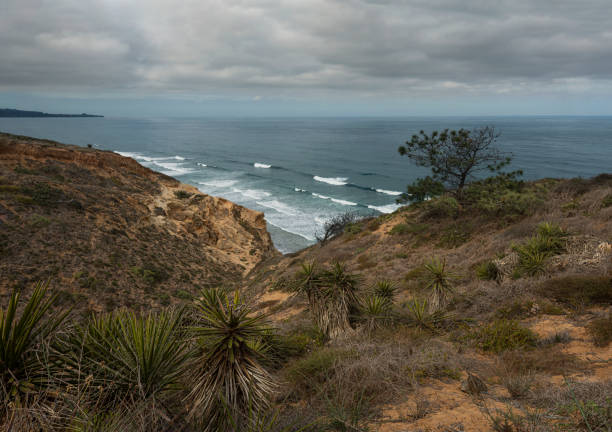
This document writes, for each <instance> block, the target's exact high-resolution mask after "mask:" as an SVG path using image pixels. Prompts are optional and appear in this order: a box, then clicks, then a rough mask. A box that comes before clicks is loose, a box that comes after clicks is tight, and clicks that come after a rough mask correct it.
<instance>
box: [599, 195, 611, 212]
mask: <svg viewBox="0 0 612 432" xmlns="http://www.w3.org/2000/svg"><path fill="white" fill-rule="evenodd" d="M610 206H612V193H610V194H608V195H606V196H605V197H604V199H602V200H601V207H602V208H608V207H610Z"/></svg>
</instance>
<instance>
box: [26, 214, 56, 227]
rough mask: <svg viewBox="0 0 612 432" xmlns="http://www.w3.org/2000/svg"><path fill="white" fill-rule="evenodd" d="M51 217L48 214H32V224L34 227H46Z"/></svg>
mask: <svg viewBox="0 0 612 432" xmlns="http://www.w3.org/2000/svg"><path fill="white" fill-rule="evenodd" d="M50 223H51V219H49V218H48V217H46V216H41V215H32V217H31V218H30V226H31V227H33V228H44V227H47V226H49V224H50Z"/></svg>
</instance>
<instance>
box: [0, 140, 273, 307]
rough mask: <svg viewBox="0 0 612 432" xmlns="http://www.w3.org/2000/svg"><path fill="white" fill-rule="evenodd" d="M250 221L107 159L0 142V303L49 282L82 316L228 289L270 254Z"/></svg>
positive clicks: (228, 205) (235, 208) (35, 143)
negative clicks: (15, 290)
mask: <svg viewBox="0 0 612 432" xmlns="http://www.w3.org/2000/svg"><path fill="white" fill-rule="evenodd" d="M277 254H278V252H277V251H276V249H275V248H274V246H273V244H272V241H271V239H270V235H269V233H268V232H267V230H266V222H265V220H264V215H263V213H261V212H257V211H254V210H250V209H247V208H245V207H242V206H239V205H237V204H234V203H232V202H230V201H227V200H225V199H222V198H217V197H212V196H209V195H206V194H203V193H201V192H200V191H199V190H198V189H196V188H195V187H193V186H189V185H186V184H182V183H180V182H179V181H177V180H176V179H174V178H171V177H168V176H166V175H163V174H160V173H157V172H155V171H152V170H150V169H148V168H146V167H144V166H142V165H140V164H139V163H138V162H136V161H135V160H133V159H131V158H129V157H124V156H121V155H119V154H116V153H114V152H111V151H102V150H97V149H93V148H85V147H79V146H71V145H65V144H61V143H57V142H54V141H48V140H39V139H35V138H29V137H22V136H16V135H10V134H4V133H0V257H1V260H0V296H2V297H7V296H8V295H9V293H10V292H11V290H12V288H14V287H21V288H23V289H29V287H30V286H31V285H32V284H33V283H34V282H36V281H46V280H49V281H50V286H51V288H52V289H53V291H54V292H56V293H58V294H59V299H60V303H65V304H66V305H71V306H74V307H75V308H76V309H77V310H81V311H83V312H90V311H104V310H112V309H115V308H117V307H124V306H125V307H129V308H131V309H136V310H138V309H142V310H146V309H149V308H151V307H153V308H154V307H161V306H167V305H170V304H173V303H175V302H176V303H178V302H180V301H181V300H184V299H186V298H190V297H191V296H194V295H196V294H197V292H198V291H199V290H200V289H202V288H206V287H212V286H221V285H222V286H228V287H229V286H233V285H235V284H236V283H238V282H239V281H240V280H242V278H243V276H244V275H245V274H247V273H248V272H249V271H250V270H251V269H252V268H254V267H255V266H256V265H257V264H259V263H260V262H262V261H263V260H266V259H268V258H270V257H273V256H275V255H277Z"/></svg>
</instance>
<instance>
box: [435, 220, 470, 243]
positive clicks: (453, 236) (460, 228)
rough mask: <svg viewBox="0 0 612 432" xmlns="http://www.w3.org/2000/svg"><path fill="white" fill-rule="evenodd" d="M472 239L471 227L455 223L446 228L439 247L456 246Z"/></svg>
mask: <svg viewBox="0 0 612 432" xmlns="http://www.w3.org/2000/svg"><path fill="white" fill-rule="evenodd" d="M469 239H470V231H469V228H468V227H467V226H465V225H460V224H453V225H451V226H449V227H447V228H445V229H444V231H443V232H442V236H440V241H439V242H438V244H437V246H438V247H445V248H450V249H453V248H456V247H459V246H461V245H462V244H464V243H465V242H467V241H468V240H469Z"/></svg>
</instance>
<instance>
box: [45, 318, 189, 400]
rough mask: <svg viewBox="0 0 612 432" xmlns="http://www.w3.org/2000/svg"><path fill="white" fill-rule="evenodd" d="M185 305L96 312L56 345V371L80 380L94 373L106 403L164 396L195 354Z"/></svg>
mask: <svg viewBox="0 0 612 432" xmlns="http://www.w3.org/2000/svg"><path fill="white" fill-rule="evenodd" d="M183 317H184V313H183V311H182V310H177V311H163V312H160V313H149V314H147V315H137V314H135V313H134V312H129V311H118V312H114V313H109V314H106V315H102V316H100V317H92V318H91V319H90V320H89V321H88V322H87V323H86V324H84V325H78V326H76V327H75V329H74V331H73V332H70V333H67V334H66V335H65V336H64V338H62V339H61V340H60V341H59V342H58V344H57V346H56V348H55V351H56V354H57V358H58V359H59V364H60V365H61V371H58V372H57V373H56V376H59V377H62V378H63V380H64V381H66V382H67V383H70V384H73V385H76V384H78V382H79V381H80V380H82V379H83V377H87V376H91V378H92V380H93V383H92V384H93V385H94V386H102V387H103V388H104V393H103V394H101V395H100V397H101V398H103V399H106V400H105V402H106V403H107V404H108V405H107V406H108V407H109V408H110V407H116V406H118V405H120V404H121V403H123V402H126V401H132V402H134V401H139V400H141V401H142V400H146V399H149V398H153V399H156V400H160V398H163V397H164V396H166V395H167V393H168V392H169V391H171V390H176V389H177V388H178V386H179V385H180V379H181V377H182V376H183V374H184V373H185V371H186V368H187V367H188V365H189V359H190V357H191V355H192V352H191V350H190V349H189V345H188V344H187V343H186V339H187V335H186V334H185V331H184V328H183V326H182V323H183Z"/></svg>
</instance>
